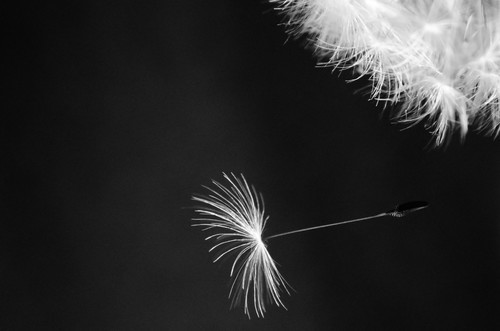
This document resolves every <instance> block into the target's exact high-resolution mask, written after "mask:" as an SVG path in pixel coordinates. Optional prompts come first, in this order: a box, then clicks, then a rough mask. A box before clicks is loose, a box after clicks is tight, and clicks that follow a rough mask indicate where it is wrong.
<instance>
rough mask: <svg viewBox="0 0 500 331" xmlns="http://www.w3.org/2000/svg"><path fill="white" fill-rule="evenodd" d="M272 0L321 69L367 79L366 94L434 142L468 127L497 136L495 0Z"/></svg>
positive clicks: (499, 38)
mask: <svg viewBox="0 0 500 331" xmlns="http://www.w3.org/2000/svg"><path fill="white" fill-rule="evenodd" d="M270 1H271V2H273V3H276V4H277V6H278V9H279V10H280V11H281V12H284V13H286V15H287V17H288V20H287V23H288V25H289V27H290V31H291V33H293V34H297V35H308V36H310V38H311V39H312V43H313V44H314V46H315V47H316V50H317V53H318V56H319V57H320V59H321V61H322V64H324V65H330V66H333V67H334V68H339V69H350V68H353V69H356V71H357V72H358V73H359V74H360V75H366V76H368V77H369V78H370V79H371V81H372V92H371V97H372V98H373V99H376V100H381V101H384V102H389V103H401V104H400V110H399V111H398V112H397V113H396V115H397V117H396V118H397V119H398V120H400V121H403V122H415V121H421V120H424V119H425V120H426V121H428V123H429V126H430V127H431V129H432V132H433V133H434V135H435V137H436V144H437V145H439V144H441V143H442V142H443V141H444V140H445V138H446V137H447V136H448V135H449V134H450V133H451V132H453V131H459V132H460V133H461V135H462V137H463V136H465V135H466V133H467V131H468V129H469V127H471V128H475V129H477V130H481V131H484V132H486V133H487V134H492V135H495V136H496V135H498V133H499V132H500V1H493V0H489V1H487V0H418V1H415V0H270Z"/></svg>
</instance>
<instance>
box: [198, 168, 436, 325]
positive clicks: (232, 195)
mask: <svg viewBox="0 0 500 331" xmlns="http://www.w3.org/2000/svg"><path fill="white" fill-rule="evenodd" d="M223 175H224V178H225V179H226V180H227V181H228V182H229V187H225V186H224V185H222V184H220V183H219V182H217V181H212V183H213V184H214V186H215V188H209V187H205V188H206V189H208V191H209V192H210V193H209V194H208V196H194V197H193V198H192V199H193V200H194V201H197V202H200V203H202V204H203V205H204V206H203V207H198V208H196V209H195V212H196V213H198V215H199V217H196V218H193V220H194V221H195V222H196V224H194V226H201V227H203V230H217V233H215V234H212V235H209V236H208V237H207V238H206V240H211V239H215V240H216V241H217V244H215V245H214V246H213V247H212V248H211V249H210V251H214V250H217V249H219V250H220V252H219V254H218V255H217V257H216V258H215V260H214V263H215V262H217V261H219V260H220V259H221V258H222V257H224V256H226V255H228V254H233V255H235V256H236V258H235V259H234V261H233V264H232V267H231V273H230V277H231V278H232V284H231V289H230V291H229V298H230V299H231V306H232V307H234V306H236V305H238V304H243V307H244V308H243V309H244V312H245V314H247V315H248V317H249V318H250V316H251V314H250V307H252V306H253V309H254V310H255V313H256V315H257V317H264V313H265V312H266V303H272V304H275V305H276V306H278V307H283V308H285V309H286V307H285V305H284V304H283V301H282V299H281V294H282V292H286V293H288V294H289V295H290V292H289V288H290V286H289V285H288V283H287V282H286V280H285V279H284V278H283V276H282V275H281V273H280V272H279V271H278V268H277V266H276V262H275V261H274V260H273V259H272V257H271V255H270V254H269V251H268V250H267V246H266V241H267V240H269V239H272V238H277V237H283V236H287V235H290V234H294V233H299V232H306V231H311V230H317V229H322V228H326V227H332V226H337V225H342V224H347V223H354V222H359V221H364V220H369V219H374V218H379V217H383V216H393V217H402V216H405V215H406V214H408V213H410V212H413V211H416V210H419V209H422V208H426V207H427V206H428V204H427V203H426V202H422V201H416V202H408V203H404V204H401V205H398V206H397V207H396V208H395V209H393V210H390V211H388V212H385V213H380V214H377V215H373V216H368V217H363V218H357V219H353V220H348V221H344V222H337V223H330V224H325V225H319V226H314V227H309V228H304V229H299V230H294V231H288V232H283V233H279V234H275V235H272V236H268V237H266V238H263V237H262V235H263V232H264V229H265V226H266V222H267V220H268V218H269V217H268V216H265V211H264V199H263V197H262V195H261V194H258V193H257V191H256V190H255V188H254V187H253V186H249V185H248V183H247V181H246V180H245V177H243V175H241V178H239V177H237V176H235V175H234V174H231V176H228V175H226V174H223Z"/></svg>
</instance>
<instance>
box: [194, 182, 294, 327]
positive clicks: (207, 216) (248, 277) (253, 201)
mask: <svg viewBox="0 0 500 331" xmlns="http://www.w3.org/2000/svg"><path fill="white" fill-rule="evenodd" d="M224 178H225V179H226V180H227V181H228V183H229V187H225V186H223V185H222V184H220V183H218V182H216V181H212V183H213V184H214V186H215V188H209V187H205V188H206V189H208V190H209V192H210V193H209V195H208V196H194V197H193V200H194V201H197V202H200V203H202V204H203V207H199V208H197V209H195V212H196V213H198V215H199V217H196V218H194V219H193V220H194V221H195V222H196V224H194V225H196V226H201V227H203V229H204V230H216V231H217V233H215V234H212V235H210V236H208V237H207V238H206V240H212V239H215V240H216V241H217V244H215V245H214V246H213V247H212V248H211V249H210V251H213V250H217V249H219V250H220V252H219V254H218V256H217V257H216V258H215V260H214V262H217V261H218V260H220V259H221V258H222V257H224V256H226V255H228V254H231V253H232V254H234V255H235V256H236V257H235V259H234V261H233V264H232V267H231V274H230V276H231V278H232V285H231V289H230V291H229V298H230V299H231V301H232V305H231V306H235V305H237V304H241V303H242V304H243V306H244V311H245V313H246V314H247V315H248V317H249V318H250V307H251V306H252V301H253V308H254V310H255V312H256V315H257V317H263V316H264V313H265V312H266V303H268V302H270V303H274V304H276V305H277V306H281V307H283V308H285V306H284V305H283V302H282V300H281V298H280V293H281V292H282V291H283V290H284V291H286V292H287V293H289V292H288V288H287V287H288V284H287V283H286V281H285V279H284V278H283V277H282V276H281V274H280V272H279V271H278V268H277V267H276V263H275V262H274V260H273V259H272V257H271V255H270V254H269V252H268V250H267V247H266V244H265V243H264V241H263V239H262V233H263V231H264V228H265V226H266V221H267V219H268V217H267V216H265V214H264V200H263V198H262V195H261V194H258V193H257V191H256V190H255V188H254V187H253V186H252V187H250V186H249V185H248V183H247V182H246V180H245V177H243V175H241V178H239V177H237V176H235V175H234V174H231V176H228V175H226V174H224Z"/></svg>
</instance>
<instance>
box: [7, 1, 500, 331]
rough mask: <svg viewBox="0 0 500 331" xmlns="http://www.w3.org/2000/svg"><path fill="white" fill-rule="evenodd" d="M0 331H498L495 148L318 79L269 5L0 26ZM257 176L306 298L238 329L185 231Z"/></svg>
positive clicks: (54, 7) (325, 76)
mask: <svg viewBox="0 0 500 331" xmlns="http://www.w3.org/2000/svg"><path fill="white" fill-rule="evenodd" d="M3 13H4V15H5V16H7V18H8V22H9V24H8V27H7V28H6V29H5V30H4V35H5V37H6V38H5V39H6V40H7V43H6V44H4V48H3V53H4V54H7V55H9V56H10V59H11V60H10V61H6V62H4V63H3V67H4V69H6V70H5V71H4V72H6V73H7V75H4V77H3V78H4V79H3V81H4V83H5V84H4V88H3V89H2V103H3V105H4V106H3V107H2V108H3V109H2V119H1V125H2V130H1V131H2V135H3V137H4V139H3V141H4V147H3V148H2V152H3V162H2V163H3V164H4V167H5V168H4V169H5V170H4V171H2V177H3V185H2V191H3V198H2V205H3V210H4V211H5V213H3V214H4V217H2V220H1V228H0V238H1V245H2V249H1V263H0V276H1V282H0V284H1V285H0V290H1V293H0V302H1V303H2V311H3V312H2V314H0V328H1V329H2V330H21V329H61V330H62V329H65V330H197V329H201V330H204V329H205V330H206V329H213V330H236V329H238V330H252V329H262V330H277V329H287V330H312V329H315V330H363V329H371V330H374V329H383V330H389V329H395V330H423V329H441V330H442V329H450V330H451V329H453V330H459V329H476V330H477V329H494V328H495V326H497V327H498V326H499V325H500V324H499V318H500V317H499V316H498V312H499V311H500V309H499V276H500V272H499V257H500V244H499V238H500V237H499V236H500V228H499V224H500V223H499V222H500V200H499V196H500V173H499V166H500V142H499V141H494V140H493V139H492V138H490V137H483V136H481V135H478V134H476V133H474V132H470V133H469V135H468V136H467V139H466V140H465V142H464V143H463V144H461V143H460V141H459V139H457V138H456V137H455V139H453V141H452V142H451V144H450V145H449V146H448V147H447V148H446V149H433V148H432V138H431V136H430V134H429V133H428V132H426V130H425V128H424V127H423V125H417V126H415V127H412V128H410V129H408V130H402V129H403V128H404V127H403V126H401V125H391V124H390V116H389V115H390V112H391V107H387V108H386V110H385V111H384V108H383V106H382V105H378V106H377V105H376V104H375V103H374V102H370V101H368V100H367V97H366V95H364V93H363V92H360V93H355V91H356V90H358V89H360V88H362V87H364V86H366V85H367V84H369V82H368V81H367V80H365V79H361V80H359V81H356V82H354V83H350V84H347V83H345V80H346V79H349V78H351V76H350V74H349V73H343V74H341V75H340V76H339V74H338V73H337V72H335V73H333V74H332V73H331V70H330V69H324V68H323V69H321V68H317V67H316V65H315V63H316V60H315V59H314V57H313V55H312V52H311V51H310V50H306V49H305V48H304V47H303V46H304V42H303V41H295V40H287V36H286V33H285V27H283V26H280V25H279V23H280V22H281V20H282V19H281V18H280V17H279V15H278V14H277V13H276V12H275V11H273V10H272V6H271V5H269V4H267V3H265V2H261V1H251V0H249V1H222V0H220V1H179V2H178V3H177V4H176V3H173V2H169V1H85V2H83V1H74V2H71V3H66V4H55V3H53V4H51V3H47V2H40V3H39V4H37V5H28V4H25V5H24V6H22V8H21V7H19V8H17V9H15V10H10V11H3ZM222 171H226V172H231V171H233V172H235V173H244V174H245V176H246V178H247V179H248V180H249V182H251V183H252V184H254V185H255V186H256V187H257V189H258V190H259V191H261V192H262V193H263V194H264V197H265V200H266V209H267V211H268V213H269V214H270V215H271V218H270V220H269V223H268V228H267V229H266V233H267V234H272V233H278V232H283V231H287V230H292V229H296V228H300V227H305V226H313V225H318V224H322V223H325V222H329V221H342V220H346V219H349V218H355V217H362V216H368V215H371V214H375V213H378V212H381V211H385V210H387V209H390V208H393V207H394V205H395V204H397V203H399V202H405V201H407V200H415V199H418V200H427V201H429V202H430V203H431V207H429V208H428V209H426V210H423V211H421V212H418V213H415V214H411V215H409V216H407V217H406V218H403V219H388V218H385V219H379V220H377V221H375V220H374V221H370V222H367V223H356V224H351V225H346V226H345V227H339V228H333V229H329V230H323V231H317V232H310V233H304V234H300V235H296V236H290V237H283V238H280V239H274V240H273V241H272V242H271V243H270V245H269V250H270V252H271V254H272V255H273V257H274V258H275V259H276V260H277V261H278V262H279V264H280V270H281V272H282V273H283V274H284V276H285V278H286V279H287V280H288V281H289V282H290V283H291V285H292V286H293V287H294V288H295V289H296V292H294V293H293V295H292V296H291V297H288V296H285V297H284V301H285V304H286V305H287V308H288V311H285V310H284V309H281V308H276V307H275V306H271V307H269V309H268V313H267V315H266V317H265V318H264V319H256V318H254V319H252V320H248V318H247V317H246V316H245V315H244V314H243V311H242V309H241V308H237V309H233V310H229V304H230V302H229V300H227V293H228V291H229V285H230V282H229V267H230V261H225V262H224V263H217V264H212V262H211V260H212V258H213V256H211V255H210V254H209V253H208V249H209V247H210V243H209V242H206V241H204V240H203V238H204V234H203V233H201V232H200V231H199V229H197V228H192V227H191V226H190V224H191V221H190V218H191V217H193V211H192V209H191V208H190V207H191V206H192V202H191V201H190V196H191V194H192V193H195V192H203V189H202V188H201V186H200V185H202V184H208V183H209V182H210V179H211V178H213V179H217V180H221V179H222V175H221V173H222Z"/></svg>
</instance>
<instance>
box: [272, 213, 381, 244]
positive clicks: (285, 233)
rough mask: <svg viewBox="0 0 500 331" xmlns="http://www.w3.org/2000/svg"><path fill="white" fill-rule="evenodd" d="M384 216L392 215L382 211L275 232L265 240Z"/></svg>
mask: <svg viewBox="0 0 500 331" xmlns="http://www.w3.org/2000/svg"><path fill="white" fill-rule="evenodd" d="M383 216H390V215H389V214H388V213H381V214H377V215H374V216H368V217H362V218H356V219H353V220H348V221H344V222H338V223H330V224H325V225H318V226H313V227H310V228H304V229H299V230H293V231H288V232H283V233H278V234H273V235H272V236H269V237H267V238H265V239H264V240H268V239H271V238H276V237H282V236H287V235H289V234H292V233H299V232H306V231H311V230H317V229H323V228H327V227H330V226H336V225H342V224H347V223H354V222H360V221H365V220H369V219H373V218H378V217H383Z"/></svg>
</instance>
